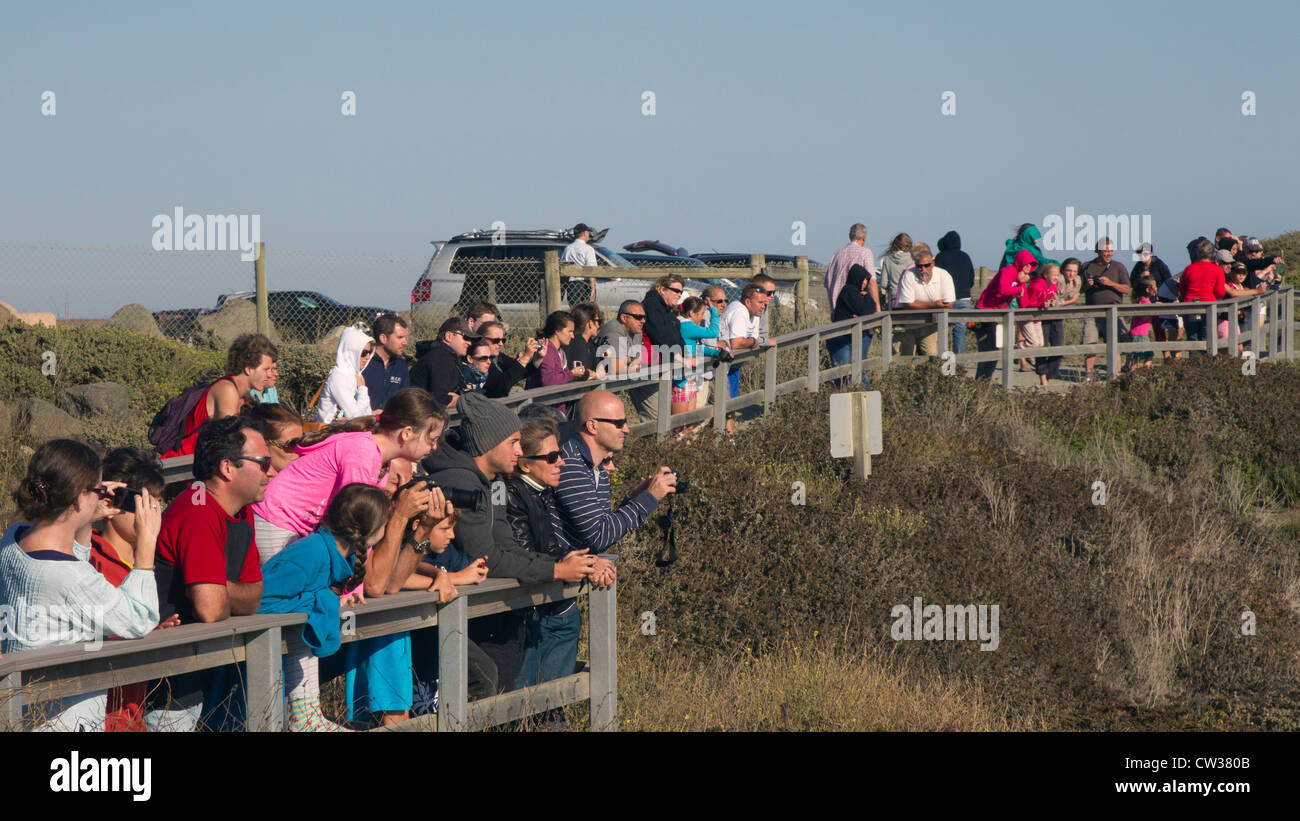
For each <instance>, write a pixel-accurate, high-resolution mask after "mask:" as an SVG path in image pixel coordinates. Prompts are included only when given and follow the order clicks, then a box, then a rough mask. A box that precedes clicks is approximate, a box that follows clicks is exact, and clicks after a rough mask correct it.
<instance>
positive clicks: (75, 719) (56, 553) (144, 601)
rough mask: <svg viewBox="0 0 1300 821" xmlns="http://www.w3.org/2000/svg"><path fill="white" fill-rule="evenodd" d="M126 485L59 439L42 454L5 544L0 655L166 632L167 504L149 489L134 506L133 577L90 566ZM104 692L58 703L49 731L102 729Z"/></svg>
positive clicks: (95, 458)
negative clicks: (157, 572)
mask: <svg viewBox="0 0 1300 821" xmlns="http://www.w3.org/2000/svg"><path fill="white" fill-rule="evenodd" d="M121 487H123V484H122V483H121V482H105V481H103V477H102V463H101V462H100V459H99V455H98V454H96V453H95V451H94V450H92V449H91V448H90V446H89V445H86V444H84V443H82V442H77V441H74V440H71V439H54V440H52V441H49V442H46V443H45V444H43V445H41V446H40V447H39V448H37V449H36V452H35V453H34V454H32V457H31V459H30V460H29V461H28V463H27V473H26V475H25V476H24V477H23V479H22V480H21V481H20V482H19V485H18V488H17V489H16V490H15V491H14V492H13V499H14V502H15V504H16V505H17V506H18V514H19V516H20V517H21V518H22V521H19V522H18V523H16V524H14V525H12V526H10V528H9V529H8V530H7V531H5V534H4V538H3V541H0V605H4V606H6V607H8V608H10V609H9V610H7V611H6V613H7V614H9V613H12V614H13V615H12V621H10V620H9V618H8V617H7V618H6V629H5V631H4V635H3V638H2V639H0V652H3V653H16V652H22V651H25V650H37V649H40V648H42V647H51V646H56V645H61V644H77V643H80V642H84V641H99V640H101V639H102V638H103V637H104V636H106V635H116V636H121V637H122V638H140V637H141V636H144V635H145V634H147V633H148V632H149V631H151V630H153V629H154V627H155V626H157V624H158V588H157V583H156V582H155V580H154V549H155V547H156V545H157V540H158V529H159V527H160V526H161V522H162V511H161V506H160V505H159V503H158V499H157V498H156V497H155V496H154V495H153V494H152V493H150V492H149V491H148V489H141V490H140V493H139V495H138V497H136V498H135V499H134V502H135V512H134V513H133V514H132V516H133V518H134V525H135V527H134V530H135V544H134V549H133V550H132V553H131V569H130V571H129V572H127V573H126V574H125V576H124V578H123V579H122V583H121V584H120V585H118V586H117V587H114V586H113V585H112V584H111V583H110V582H109V581H108V580H107V579H106V578H104V576H102V575H101V574H100V573H99V572H98V571H97V570H95V568H94V567H92V566H91V565H90V563H89V562H88V561H87V559H88V558H89V554H90V544H91V525H92V523H94V522H95V521H97V520H99V519H103V518H104V517H106V516H117V515H118V514H120V513H121V512H122V511H121V509H120V508H117V507H114V506H113V503H112V499H113V494H114V491H116V490H117V489H118V488H121ZM106 704H107V694H106V693H105V692H104V691H102V690H101V691H99V692H98V693H90V694H86V695H81V696H75V697H72V698H68V699H62V700H56V701H55V702H53V703H52V704H44V705H39V706H41V707H43V708H45V709H46V710H47V711H48V712H47V713H46V716H47V717H46V718H45V720H43V721H41V722H40V723H39V725H38V727H37V729H42V730H102V729H104V723H105V712H106Z"/></svg>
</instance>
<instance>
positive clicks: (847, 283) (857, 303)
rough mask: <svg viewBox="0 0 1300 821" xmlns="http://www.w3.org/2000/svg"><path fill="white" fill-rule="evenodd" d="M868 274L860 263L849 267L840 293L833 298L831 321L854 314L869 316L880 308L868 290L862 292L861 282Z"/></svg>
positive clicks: (851, 316)
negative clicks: (833, 307) (833, 306)
mask: <svg viewBox="0 0 1300 821" xmlns="http://www.w3.org/2000/svg"><path fill="white" fill-rule="evenodd" d="M870 276H871V273H870V272H869V271H867V269H866V268H863V267H862V266H861V265H854V266H852V267H851V268H849V274H848V277H847V278H846V279H845V280H844V287H843V288H840V295H839V297H837V298H836V300H835V311H834V312H833V313H832V314H831V321H832V322H839V321H841V320H845V319H853V318H854V317H855V316H870V315H871V314H874V313H876V312H877V311H879V310H880V308H879V307H877V305H876V301H875V300H874V299H872V298H871V292H870V291H868V292H867V293H865V294H864V293H862V283H864V282H866V281H867V280H868V279H869V278H870Z"/></svg>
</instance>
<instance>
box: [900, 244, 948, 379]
mask: <svg viewBox="0 0 1300 821" xmlns="http://www.w3.org/2000/svg"><path fill="white" fill-rule="evenodd" d="M912 259H913V265H912V267H911V268H908V269H907V270H906V271H904V272H903V276H902V278H901V279H899V281H898V304H897V306H896V307H897V309H898V310H900V311H936V310H943V309H944V308H951V307H952V304H953V303H954V302H955V301H956V300H957V294H956V291H955V289H954V288H953V284H952V277H951V276H949V274H948V272H947V271H945V270H943V269H942V268H938V267H936V266H935V264H934V255H933V254H931V253H930V251H929V249H928V247H927V248H925V249H921V250H914V251H913V257H912ZM895 337H896V339H897V340H898V345H899V353H900V354H902V355H903V356H915V355H916V353H917V351H918V350H919V351H920V352H921V354H922V355H923V356H938V354H939V326H938V325H937V324H936V323H934V322H927V323H925V324H923V325H918V326H911V327H902V328H899V330H898V331H897V332H896V333H895Z"/></svg>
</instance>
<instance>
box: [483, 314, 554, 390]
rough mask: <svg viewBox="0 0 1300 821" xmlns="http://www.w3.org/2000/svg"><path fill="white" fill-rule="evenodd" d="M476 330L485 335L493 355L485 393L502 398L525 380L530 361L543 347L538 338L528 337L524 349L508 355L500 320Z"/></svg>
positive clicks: (485, 341) (485, 383)
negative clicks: (505, 350) (505, 351)
mask: <svg viewBox="0 0 1300 821" xmlns="http://www.w3.org/2000/svg"><path fill="white" fill-rule="evenodd" d="M476 331H477V332H478V333H480V334H482V335H483V342H484V343H485V344H486V345H487V346H488V352H489V353H490V354H491V355H492V364H491V366H490V367H489V368H488V374H487V381H486V382H484V383H483V395H484V396H487V397H488V398H490V399H500V398H502V397H504V396H509V395H510V389H511V388H513V387H514V386H515V385H516V384H518V383H519V382H521V381H523V379H524V376H526V375H527V370H528V363H529V362H531V361H532V360H533V355H534V354H536V353H537V351H538V350H539V349H540V348H541V346H540V345H538V344H537V340H536V339H534V338H533V337H531V336H530V337H528V341H527V342H526V343H525V344H524V349H523V351H521V352H520V353H519V355H518V356H508V355H506V354H505V353H504V352H503V349H504V346H505V342H506V328H505V326H504V325H502V324H501V323H500V322H497V321H496V320H492V321H489V322H484V323H482V324H480V325H479V326H478V328H477V329H476Z"/></svg>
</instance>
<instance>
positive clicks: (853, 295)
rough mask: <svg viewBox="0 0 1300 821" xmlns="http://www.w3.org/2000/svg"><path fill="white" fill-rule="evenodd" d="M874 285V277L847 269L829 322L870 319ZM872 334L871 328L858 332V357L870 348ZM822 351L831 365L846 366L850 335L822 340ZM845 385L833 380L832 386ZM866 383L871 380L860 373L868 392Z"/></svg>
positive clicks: (862, 270)
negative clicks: (845, 279) (860, 333)
mask: <svg viewBox="0 0 1300 821" xmlns="http://www.w3.org/2000/svg"><path fill="white" fill-rule="evenodd" d="M875 282H876V280H875V275H874V274H873V273H872V272H871V270H870V269H869V268H866V267H864V266H862V265H856V264H855V265H853V266H851V267H850V268H849V271H848V280H847V281H846V282H845V283H844V287H843V288H841V289H840V292H839V296H838V297H837V298H836V300H835V305H834V308H833V310H832V312H831V321H832V322H842V321H844V320H846V319H853V318H855V317H859V316H870V315H872V314H874V313H876V312H878V311H879V310H880V306H879V305H878V304H877V303H876V298H877V295H878V294H879V293H880V292H879V290H878V289H876V288H875V287H874V286H875ZM875 333H876V329H875V328H865V329H863V331H862V357H863V358H864V359H865V358H866V356H867V351H868V350H869V349H870V348H871V338H872V337H873V336H875ZM826 350H827V351H828V352H829V353H830V356H831V364H832V365H847V364H849V363H850V362H851V361H853V339H852V333H850V334H848V335H846V336H840V337H835V338H833V339H828V340H826ZM848 382H849V380H848V378H841V379H839V380H837V382H836V384H837V385H840V386H843V385H846V384H848ZM870 382H871V380H870V379H869V378H868V375H867V372H866V370H865V369H864V370H863V372H862V385H863V389H864V390H869V389H870V387H869V386H870Z"/></svg>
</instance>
